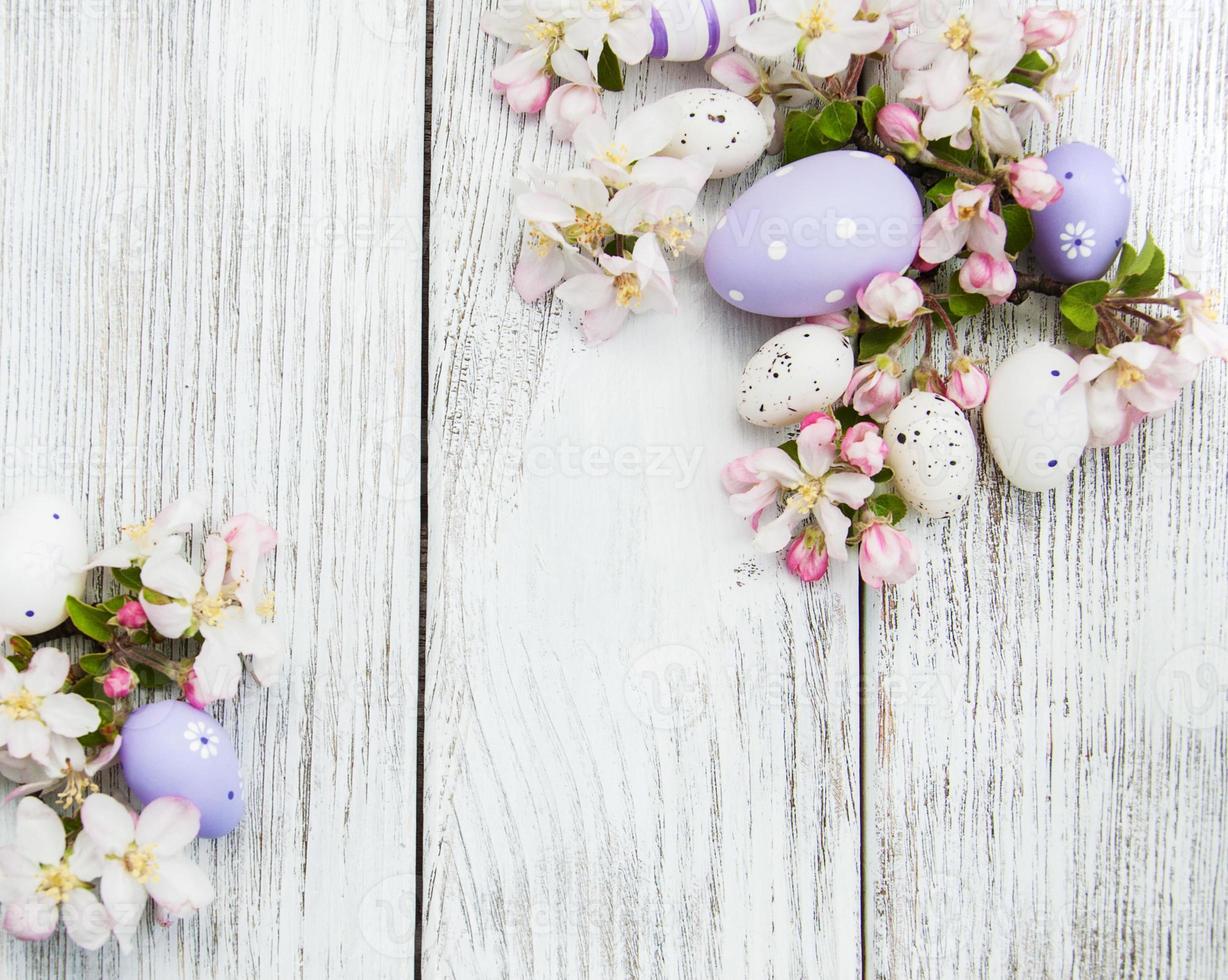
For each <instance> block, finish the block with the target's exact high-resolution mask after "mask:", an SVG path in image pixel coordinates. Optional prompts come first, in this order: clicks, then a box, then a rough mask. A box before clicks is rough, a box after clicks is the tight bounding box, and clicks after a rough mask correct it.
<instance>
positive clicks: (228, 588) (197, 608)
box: [192, 582, 239, 626]
mask: <svg viewBox="0 0 1228 980" xmlns="http://www.w3.org/2000/svg"><path fill="white" fill-rule="evenodd" d="M237 588H238V583H235V582H232V583H230V584H229V585H223V586H222V588H221V589H220V590H219V591H218V593H217V594H216V595H202V596H200V597H199V598H198V599H197V600H196V601H195V602H193V603H192V611H193V612H194V613H196V618H197V619H198V620H200V622H202V623H205V624H206V625H208V626H220V625H221V623H222V614H223V613H224V612H226V610H227V609H230V608H231V607H232V606H237V605H238V604H239V599H238V597H237V596H236V595H235V590H236V589H237Z"/></svg>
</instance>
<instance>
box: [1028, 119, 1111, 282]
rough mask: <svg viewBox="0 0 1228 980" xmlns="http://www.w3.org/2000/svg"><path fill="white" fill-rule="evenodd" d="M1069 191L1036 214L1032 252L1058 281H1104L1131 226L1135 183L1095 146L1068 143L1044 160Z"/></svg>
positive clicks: (1045, 271) (1038, 261)
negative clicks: (1103, 278) (1100, 279)
mask: <svg viewBox="0 0 1228 980" xmlns="http://www.w3.org/2000/svg"><path fill="white" fill-rule="evenodd" d="M1045 163H1046V164H1047V165H1048V167H1049V173H1051V174H1052V175H1053V176H1054V177H1056V178H1057V179H1058V180H1060V181H1061V182H1062V186H1063V187H1064V188H1065V193H1063V194H1062V197H1061V199H1060V200H1059V201H1058V202H1057V203H1056V204H1050V205H1049V206H1048V207H1047V208H1045V209H1044V210H1043V211H1033V212H1032V223H1033V225H1035V227H1036V238H1035V240H1034V241H1033V243H1032V251H1033V252H1034V253H1035V255H1036V261H1037V263H1038V264H1039V265H1040V268H1041V271H1042V272H1044V273H1045V275H1047V276H1050V277H1052V278H1053V279H1056V280H1058V281H1059V282H1085V281H1086V280H1088V279H1099V278H1100V277H1101V276H1103V275H1104V274H1105V273H1106V272H1108V271H1109V269H1110V268H1111V267H1112V265H1113V261H1114V260H1115V259H1116V258H1117V253H1118V252H1120V251H1121V246H1122V243H1123V242H1124V241H1125V240H1126V231H1127V230H1128V229H1129V227H1130V203H1131V202H1130V185H1129V182H1128V181H1127V180H1126V175H1125V173H1123V171H1122V169H1121V167H1119V166H1118V165H1117V161H1116V160H1114V159H1113V158H1112V157H1111V156H1109V155H1108V154H1107V153H1105V152H1104V150H1101V149H1100V148H1098V147H1095V146H1089V145H1088V144H1086V143H1067V144H1066V145H1065V146H1059V147H1058V148H1057V149H1056V150H1053V151H1052V152H1051V153H1049V154H1048V155H1047V156H1046V157H1045Z"/></svg>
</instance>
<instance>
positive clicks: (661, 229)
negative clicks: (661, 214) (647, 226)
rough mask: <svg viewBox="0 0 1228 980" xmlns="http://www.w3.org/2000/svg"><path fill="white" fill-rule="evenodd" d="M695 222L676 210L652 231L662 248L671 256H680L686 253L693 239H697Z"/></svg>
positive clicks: (687, 215)
mask: <svg viewBox="0 0 1228 980" xmlns="http://www.w3.org/2000/svg"><path fill="white" fill-rule="evenodd" d="M693 223H694V222H693V220H692V218H691V216H690V215H689V214H686V213H685V212H684V211H682V210H675V211H674V212H673V213H671V214H670V215H669V217H667V218H666V219H665V220H664V221H659V222H657V224H656V226H655V227H654V228H652V229H651V230H652V231H654V232H655V233H656V236H657V238H658V239H659V240H660V242H661V246H662V247H663V248H664V249H665V250H666V251H667V252H669V254H670V255H673V256H679V255H681V254H682V253H683V252H685V251H686V248H687V246H688V245H689V244H690V243H691V239H692V238H694V237H695V230H694V228H693V227H692V226H693Z"/></svg>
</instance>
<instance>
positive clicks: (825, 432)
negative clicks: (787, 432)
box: [802, 412, 840, 446]
mask: <svg viewBox="0 0 1228 980" xmlns="http://www.w3.org/2000/svg"><path fill="white" fill-rule="evenodd" d="M815 425H817V426H819V429H818V431H819V433H820V436H819V438H820V441H822V442H823V443H824V444H826V445H828V446H832V445H835V442H836V433H837V432H839V431H840V426H839V425H838V424H837V422H836V420H835V419H834V418H832V417H831V416H830V415H828V414H827V413H826V412H811V413H810V414H809V415H807V416H806V417H805V418H804V419H802V431H805V430H806V429H809V428H810V427H811V426H815Z"/></svg>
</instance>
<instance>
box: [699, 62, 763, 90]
mask: <svg viewBox="0 0 1228 980" xmlns="http://www.w3.org/2000/svg"><path fill="white" fill-rule="evenodd" d="M706 67H707V69H708V74H709V75H711V76H712V77H713V79H715V80H716V81H718V82H720V83H721V84H722V85H724V86H725V88H727V89H729V90H730V91H731V92H736V93H737V94H738V95H741V96H743V97H747V96H751V95H755V94H761V92H762V89H761V87H760V86H761V82H762V75H761V74H760V71H759V66H758V65H756V64H755V63H754V62H753V61H751V60H750V59H749V58H748V57H746V56H745V55H744V54H742V53H740V52H738V51H727V52H725V53H724V54H721V55H717V56H716V57H715V58H713V59H712V60H711V61H709V62H708V64H707V65H706Z"/></svg>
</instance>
